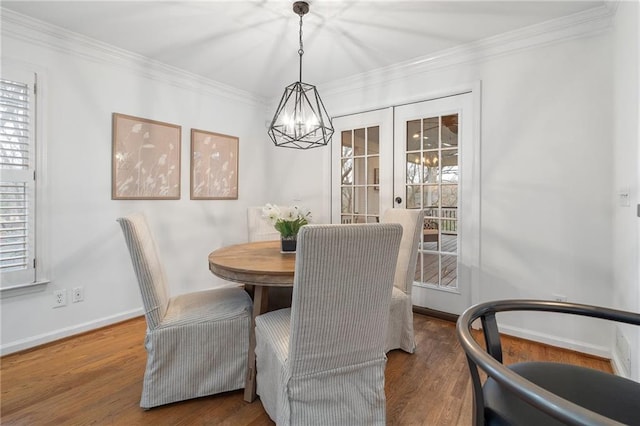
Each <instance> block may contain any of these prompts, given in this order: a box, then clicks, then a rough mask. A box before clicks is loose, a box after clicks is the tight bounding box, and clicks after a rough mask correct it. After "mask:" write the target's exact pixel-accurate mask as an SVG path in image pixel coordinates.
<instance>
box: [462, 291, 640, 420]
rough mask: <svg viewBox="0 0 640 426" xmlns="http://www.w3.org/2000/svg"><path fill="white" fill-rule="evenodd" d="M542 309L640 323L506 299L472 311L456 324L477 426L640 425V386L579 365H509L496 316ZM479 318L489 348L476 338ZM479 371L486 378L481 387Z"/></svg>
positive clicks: (600, 311)
mask: <svg viewBox="0 0 640 426" xmlns="http://www.w3.org/2000/svg"><path fill="white" fill-rule="evenodd" d="M506 311H542V312H557V313H563V314H571V315H581V316H586V317H593V318H600V319H604V320H610V321H614V322H619V323H627V324H634V325H640V314H638V313H633V312H625V311H619V310H615V309H608V308H602V307H597V306H589V305H581V304H577V303H562V302H552V301H537V300H501V301H494V302H486V303H481V304H478V305H475V306H472V307H470V308H469V309H467V310H466V311H465V312H464V313H463V314H462V315H461V316H460V317H459V318H458V323H457V334H458V339H459V341H460V344H461V345H462V348H463V349H464V351H465V353H466V356H467V361H468V363H469V369H470V372H471V381H472V384H473V405H474V412H473V424H474V425H476V426H479V425H536V426H539V425H545V426H549V425H619V424H626V425H640V383H638V382H635V381H632V380H628V379H625V378H623V377H620V376H617V375H614V374H609V373H605V372H602V371H597V370H594V369H589V368H585V367H578V366H575V365H569V364H561V363H550V362H522V363H517V364H512V365H509V366H505V365H504V364H503V363H502V347H501V343H500V335H499V334H498V324H497V320H496V313H497V312H506ZM478 318H479V319H480V320H481V322H482V334H483V335H484V341H485V344H486V348H487V349H485V348H483V347H482V346H481V345H480V344H479V343H478V342H476V340H475V339H474V337H473V335H472V333H471V324H472V323H473V322H474V321H475V320H476V319H478ZM480 371H482V372H484V373H486V375H487V379H486V380H485V381H484V384H483V383H482V381H481V379H480Z"/></svg>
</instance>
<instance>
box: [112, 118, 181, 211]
mask: <svg viewBox="0 0 640 426" xmlns="http://www.w3.org/2000/svg"><path fill="white" fill-rule="evenodd" d="M181 134H182V128H181V127H180V126H177V125H175V124H169V123H163V122H161V121H154V120H148V119H146V118H139V117H133V116H130V115H124V114H118V113H113V154H112V159H111V161H112V181H111V198H112V199H113V200H179V199H180V138H181Z"/></svg>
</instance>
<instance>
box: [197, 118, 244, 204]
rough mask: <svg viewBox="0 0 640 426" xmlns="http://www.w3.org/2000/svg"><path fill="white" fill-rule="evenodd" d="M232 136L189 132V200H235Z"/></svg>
mask: <svg viewBox="0 0 640 426" xmlns="http://www.w3.org/2000/svg"><path fill="white" fill-rule="evenodd" d="M239 143H240V140H239V138H238V137H236V136H230V135H224V134H222V133H215V132H209V131H206V130H199V129H191V169H190V176H191V199H192V200H237V199H238V164H239V163H238V148H239Z"/></svg>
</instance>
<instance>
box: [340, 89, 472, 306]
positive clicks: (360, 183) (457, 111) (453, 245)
mask: <svg viewBox="0 0 640 426" xmlns="http://www.w3.org/2000/svg"><path fill="white" fill-rule="evenodd" d="M472 107H473V96H472V93H471V92H470V93H465V94H461V95H456V96H450V97H446V98H441V99H436V100H430V101H425V102H417V103H411V104H407V105H402V106H397V107H392V108H387V109H383V110H378V111H374V112H367V113H362V114H354V115H350V116H346V117H339V118H336V119H334V120H333V124H334V128H335V129H336V132H335V133H334V139H333V141H332V221H333V222H334V223H353V222H356V223H366V222H375V221H377V220H378V217H379V216H380V214H381V213H382V212H384V210H386V209H388V208H393V207H395V208H408V209H422V210H423V211H424V213H425V218H424V223H423V236H422V239H421V241H420V243H419V247H418V250H419V252H418V253H419V254H418V262H417V265H416V271H415V279H414V285H413V291H412V297H413V304H414V305H415V306H420V307H425V308H429V309H433V310H438V311H442V312H448V313H454V314H459V313H461V312H462V311H463V310H464V309H465V308H466V307H468V306H469V305H470V304H471V300H472V299H471V282H472V280H473V278H474V277H473V276H472V274H473V271H474V270H475V268H474V266H475V265H477V263H478V262H477V261H478V238H477V230H478V229H479V223H478V222H479V214H478V202H479V197H478V193H479V189H478V188H479V185H478V179H479V174H478V163H479V161H478V158H477V155H478V152H479V151H478V149H477V148H476V147H475V146H474V138H473V131H474V127H475V126H474V121H473V110H472V109H473V108H472Z"/></svg>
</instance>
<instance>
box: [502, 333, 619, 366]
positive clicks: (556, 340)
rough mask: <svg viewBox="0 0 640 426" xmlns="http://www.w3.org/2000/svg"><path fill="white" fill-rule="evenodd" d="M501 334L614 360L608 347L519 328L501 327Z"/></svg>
mask: <svg viewBox="0 0 640 426" xmlns="http://www.w3.org/2000/svg"><path fill="white" fill-rule="evenodd" d="M500 333H504V334H508V335H509V336H514V337H520V338H522V339H527V340H533V341H535V342H540V343H545V344H547V345H551V346H557V347H559V348H564V349H571V350H573V351H576V352H582V353H585V354H589V355H594V356H598V357H601V358H606V359H612V354H611V348H608V347H606V346H597V345H592V344H590V343H585V342H581V341H578V340H572V339H566V338H560V337H558V336H553V335H551V334H546V333H538V332H535V331H531V330H525V329H522V328H518V327H511V326H500Z"/></svg>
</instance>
